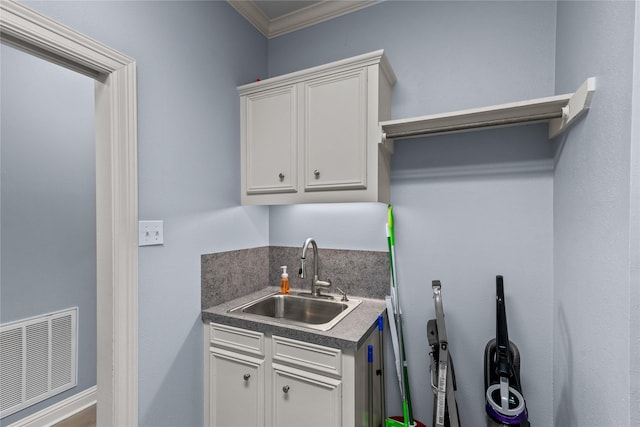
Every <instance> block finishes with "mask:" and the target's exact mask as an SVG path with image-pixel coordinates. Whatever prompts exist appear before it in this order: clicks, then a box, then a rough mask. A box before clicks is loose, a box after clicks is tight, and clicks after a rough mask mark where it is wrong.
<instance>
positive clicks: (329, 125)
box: [304, 68, 367, 191]
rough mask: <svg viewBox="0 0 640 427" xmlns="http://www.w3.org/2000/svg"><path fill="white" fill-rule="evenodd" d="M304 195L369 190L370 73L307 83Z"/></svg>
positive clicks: (356, 73) (353, 72)
mask: <svg viewBox="0 0 640 427" xmlns="http://www.w3.org/2000/svg"><path fill="white" fill-rule="evenodd" d="M304 100H305V107H306V108H304V136H305V137H304V141H305V145H304V150H305V153H304V158H305V168H304V171H305V172H304V178H305V180H304V189H305V191H320V190H341V189H350V190H353V189H365V188H366V187H367V70H366V68H365V69H356V70H352V71H348V72H343V73H337V74H334V75H330V76H326V77H323V78H318V79H315V80H311V81H308V82H305V83H304Z"/></svg>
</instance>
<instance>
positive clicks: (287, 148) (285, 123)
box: [241, 86, 298, 194]
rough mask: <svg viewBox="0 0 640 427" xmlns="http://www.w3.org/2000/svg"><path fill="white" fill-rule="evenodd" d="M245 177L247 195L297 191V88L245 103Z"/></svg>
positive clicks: (260, 95) (257, 95)
mask: <svg viewBox="0 0 640 427" xmlns="http://www.w3.org/2000/svg"><path fill="white" fill-rule="evenodd" d="M242 104H243V105H242V106H241V107H242V108H243V110H244V113H245V119H246V120H245V121H244V123H243V128H242V132H244V138H245V139H246V148H245V146H244V145H243V148H245V149H244V150H243V153H242V155H243V158H244V159H245V162H242V164H243V166H244V168H243V178H244V179H245V180H246V193H247V194H262V193H287V192H295V191H296V188H297V149H296V147H297V138H298V131H297V122H296V109H297V108H296V87H295V86H288V87H283V88H276V89H273V90H269V91H265V92H260V93H255V94H252V95H249V96H247V97H245V98H244V99H243V100H242Z"/></svg>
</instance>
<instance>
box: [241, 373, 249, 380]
mask: <svg viewBox="0 0 640 427" xmlns="http://www.w3.org/2000/svg"><path fill="white" fill-rule="evenodd" d="M242 378H244V380H245V381H249V378H251V374H244V376H243V377H242Z"/></svg>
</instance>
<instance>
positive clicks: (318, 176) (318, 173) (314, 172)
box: [313, 169, 320, 178]
mask: <svg viewBox="0 0 640 427" xmlns="http://www.w3.org/2000/svg"><path fill="white" fill-rule="evenodd" d="M313 174H314V175H315V176H316V178H320V171H319V170H318V169H316V170H314V171H313Z"/></svg>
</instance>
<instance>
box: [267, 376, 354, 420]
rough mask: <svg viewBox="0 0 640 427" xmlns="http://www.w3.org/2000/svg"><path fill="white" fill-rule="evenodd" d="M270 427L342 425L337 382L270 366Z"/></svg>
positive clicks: (333, 379) (339, 387)
mask: <svg viewBox="0 0 640 427" xmlns="http://www.w3.org/2000/svg"><path fill="white" fill-rule="evenodd" d="M272 369H273V371H272V372H273V377H272V379H273V382H272V392H271V395H272V398H273V408H272V411H273V412H272V423H271V425H272V426H278V427H299V426H307V427H313V426H317V427H327V426H336V427H338V426H341V425H342V420H341V418H342V408H341V406H342V402H341V398H342V393H341V391H342V390H341V381H340V380H337V379H335V378H330V377H325V376H322V375H315V374H313V373H310V372H306V371H301V370H299V369H295V368H290V367H286V366H282V365H277V364H273V365H272Z"/></svg>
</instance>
